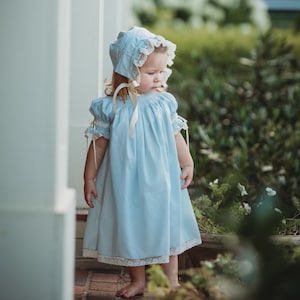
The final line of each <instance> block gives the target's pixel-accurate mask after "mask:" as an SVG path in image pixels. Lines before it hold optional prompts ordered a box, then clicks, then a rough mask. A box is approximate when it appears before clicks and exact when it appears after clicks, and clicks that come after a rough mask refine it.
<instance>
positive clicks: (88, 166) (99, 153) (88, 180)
mask: <svg viewBox="0 0 300 300" xmlns="http://www.w3.org/2000/svg"><path fill="white" fill-rule="evenodd" d="M108 142H109V141H108V140H107V139H105V138H104V137H100V138H98V139H97V140H96V141H95V143H93V142H92V143H91V144H90V147H89V150H88V153H87V157H86V162H85V168H84V176H83V178H84V199H85V201H86V203H87V205H88V206H89V207H91V208H93V207H94V205H93V202H92V196H93V197H94V198H95V199H96V198H97V197H98V194H97V190H96V185H95V179H96V176H97V172H98V170H99V168H100V166H101V164H102V160H103V157H104V154H105V151H106V148H107V145H108ZM94 144H95V148H96V149H95V150H96V151H94ZM94 153H96V160H95V159H94ZM95 161H96V163H95Z"/></svg>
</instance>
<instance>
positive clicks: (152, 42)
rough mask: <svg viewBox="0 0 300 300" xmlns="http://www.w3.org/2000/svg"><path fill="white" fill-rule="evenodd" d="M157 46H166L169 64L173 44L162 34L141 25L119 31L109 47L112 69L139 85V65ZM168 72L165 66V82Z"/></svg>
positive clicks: (174, 47)
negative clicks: (152, 31) (155, 33)
mask: <svg viewBox="0 0 300 300" xmlns="http://www.w3.org/2000/svg"><path fill="white" fill-rule="evenodd" d="M159 46H164V47H166V48H167V57H168V60H167V65H168V66H171V65H172V64H173V59H174V57H175V50H176V45H175V44H173V43H172V42H170V41H168V40H166V39H165V38H164V37H162V36H159V35H154V34H153V33H151V32H150V31H148V30H147V29H145V28H142V27H137V26H134V27H132V28H130V29H129V30H128V31H121V32H120V33H119V34H118V37H117V39H116V40H115V41H114V42H113V43H111V44H110V47H109V54H110V58H111V61H112V64H113V69H114V71H115V72H117V73H119V74H121V75H123V76H125V77H127V78H129V79H130V80H132V81H135V84H136V85H139V83H140V78H139V67H141V66H142V65H143V64H144V63H145V61H146V59H147V57H148V55H150V54H151V53H152V52H153V51H154V48H155V47H159ZM170 74H171V70H170V69H168V68H166V69H165V73H164V76H165V79H164V81H165V83H166V82H167V79H168V77H169V76H170Z"/></svg>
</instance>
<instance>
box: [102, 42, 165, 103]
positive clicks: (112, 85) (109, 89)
mask: <svg viewBox="0 0 300 300" xmlns="http://www.w3.org/2000/svg"><path fill="white" fill-rule="evenodd" d="M167 51H168V48H167V47H164V46H159V47H155V48H154V51H153V52H152V53H165V52H167ZM152 53H151V54H152ZM149 55H150V54H149ZM122 83H129V79H128V78H127V77H125V76H123V75H121V74H119V73H117V72H115V71H114V72H113V74H112V78H111V82H106V83H105V85H106V88H105V90H104V93H105V95H106V96H113V95H114V92H115V90H116V89H117V87H118V86H119V85H120V84H122ZM159 90H160V91H163V90H164V88H160V89H159ZM135 92H136V90H135ZM128 95H129V92H128V88H123V89H121V90H120V91H119V93H118V96H120V97H121V98H122V99H123V100H124V101H125V100H126V98H127V96H128Z"/></svg>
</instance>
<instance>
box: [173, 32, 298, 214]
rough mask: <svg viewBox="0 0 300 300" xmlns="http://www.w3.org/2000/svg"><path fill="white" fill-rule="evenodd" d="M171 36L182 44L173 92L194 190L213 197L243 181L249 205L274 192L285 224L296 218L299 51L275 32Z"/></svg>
mask: <svg viewBox="0 0 300 300" xmlns="http://www.w3.org/2000/svg"><path fill="white" fill-rule="evenodd" d="M169 36H170V39H171V40H173V39H172V38H174V40H175V42H177V41H180V39H181V38H182V43H179V42H178V45H179V46H178V51H177V58H176V61H175V65H174V71H173V75H172V77H171V78H170V81H169V89H170V91H171V92H172V93H174V94H175V96H176V97H177V99H178V101H179V109H180V111H179V113H180V114H182V115H183V116H184V117H185V118H186V119H188V120H189V128H190V137H191V151H192V155H193V157H194V160H195V184H201V185H202V186H203V187H204V189H206V192H208V190H209V186H208V182H209V181H211V180H214V179H215V178H224V177H225V176H227V175H228V174H230V173H238V174H240V175H241V176H243V178H244V184H245V185H246V186H247V187H248V192H249V202H250V203H251V201H254V200H255V199H256V197H257V195H259V193H260V192H261V191H262V190H263V189H264V188H265V187H266V186H272V188H274V189H275V190H276V191H277V193H278V199H279V201H280V203H279V208H280V209H281V210H282V211H283V213H284V215H285V217H295V216H296V215H297V214H298V212H299V210H300V192H299V191H300V190H299V186H300V177H299V176H298V174H299V171H300V159H299V157H300V152H299V151H300V150H299V149H300V120H299V117H298V115H299V112H300V102H299V98H300V63H299V58H297V57H296V56H295V53H297V51H298V50H295V49H294V48H295V47H292V45H291V44H290V43H288V42H287V40H286V38H284V37H283V35H282V32H281V33H280V34H277V33H276V32H273V31H270V32H267V33H266V34H263V35H257V36H256V35H255V33H252V34H250V35H249V36H248V35H246V36H245V35H243V34H241V33H239V32H238V31H235V30H233V31H228V30H226V31H217V32H215V33H211V32H206V33H203V32H202V31H200V32H198V33H195V32H193V31H191V32H190V35H189V34H186V33H185V34H184V35H181V34H180V32H178V31H177V32H176V39H175V35H172V34H170V35H169ZM198 37H199V38H198ZM214 43H215V44H214Z"/></svg>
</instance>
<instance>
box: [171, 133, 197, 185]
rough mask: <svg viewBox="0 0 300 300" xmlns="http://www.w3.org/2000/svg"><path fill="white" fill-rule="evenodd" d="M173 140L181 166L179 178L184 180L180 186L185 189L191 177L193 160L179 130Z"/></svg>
mask: <svg viewBox="0 0 300 300" xmlns="http://www.w3.org/2000/svg"><path fill="white" fill-rule="evenodd" d="M175 142H176V148H177V154H178V160H179V165H180V167H181V177H180V179H181V180H183V181H184V184H183V185H182V187H181V188H182V189H185V188H187V187H188V186H189V184H190V183H191V181H192V179H193V173H194V162H193V158H192V156H191V153H190V150H189V148H188V146H187V144H186V142H185V140H184V138H183V136H182V134H181V133H180V132H179V133H178V134H176V135H175Z"/></svg>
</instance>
